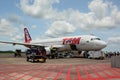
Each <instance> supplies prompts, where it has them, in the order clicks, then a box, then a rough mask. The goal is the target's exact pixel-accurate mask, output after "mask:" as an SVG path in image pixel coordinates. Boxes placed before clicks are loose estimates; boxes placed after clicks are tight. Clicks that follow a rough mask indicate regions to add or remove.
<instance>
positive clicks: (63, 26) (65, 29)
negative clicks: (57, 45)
mask: <svg viewBox="0 0 120 80" xmlns="http://www.w3.org/2000/svg"><path fill="white" fill-rule="evenodd" d="M75 30H76V28H75V27H74V26H73V25H72V24H70V23H68V22H66V21H55V22H53V23H52V24H51V26H50V27H49V29H48V30H47V31H46V32H45V34H46V35H47V36H50V37H58V36H60V35H66V34H69V33H72V32H74V31H75Z"/></svg>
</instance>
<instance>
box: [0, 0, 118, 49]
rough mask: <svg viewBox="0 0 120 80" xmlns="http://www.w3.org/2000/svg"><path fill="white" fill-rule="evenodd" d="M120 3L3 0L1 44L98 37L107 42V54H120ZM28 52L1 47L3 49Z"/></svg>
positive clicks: (0, 2)
mask: <svg viewBox="0 0 120 80" xmlns="http://www.w3.org/2000/svg"><path fill="white" fill-rule="evenodd" d="M119 4H120V0H0V41H11V42H24V34H23V29H24V27H27V28H28V30H29V32H30V34H31V37H32V40H33V41H35V42H39V41H40V40H41V39H46V38H56V37H63V36H64V37H65V36H76V35H77V36H78V35H89V34H94V35H95V36H98V37H100V38H101V39H102V40H104V41H106V42H107V44H108V45H107V47H106V48H105V49H104V50H105V51H120V32H119V30H120V5H119ZM15 49H22V50H24V49H26V48H25V47H24V46H18V45H16V46H13V45H10V44H0V50H15Z"/></svg>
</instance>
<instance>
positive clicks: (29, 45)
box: [0, 41, 44, 47]
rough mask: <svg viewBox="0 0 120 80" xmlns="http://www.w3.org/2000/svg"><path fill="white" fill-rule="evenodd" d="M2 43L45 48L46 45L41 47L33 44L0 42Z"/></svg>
mask: <svg viewBox="0 0 120 80" xmlns="http://www.w3.org/2000/svg"><path fill="white" fill-rule="evenodd" d="M0 43H6V44H13V45H24V46H36V47H44V45H40V44H31V43H22V42H6V41H0Z"/></svg>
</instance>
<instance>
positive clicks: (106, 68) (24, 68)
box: [0, 54, 120, 80]
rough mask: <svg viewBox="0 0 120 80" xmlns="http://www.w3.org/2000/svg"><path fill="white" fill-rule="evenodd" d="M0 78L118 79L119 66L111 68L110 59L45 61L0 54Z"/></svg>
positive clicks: (15, 79)
mask: <svg viewBox="0 0 120 80" xmlns="http://www.w3.org/2000/svg"><path fill="white" fill-rule="evenodd" d="M0 80H120V68H112V67H111V61H110V59H105V60H95V59H84V58H68V59H47V61H46V63H39V62H36V63H31V62H26V59H25V57H20V58H19V57H16V58H14V57H13V56H12V55H11V54H5V55H4V54H3V55H1V54H0Z"/></svg>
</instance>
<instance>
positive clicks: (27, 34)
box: [24, 28, 32, 43]
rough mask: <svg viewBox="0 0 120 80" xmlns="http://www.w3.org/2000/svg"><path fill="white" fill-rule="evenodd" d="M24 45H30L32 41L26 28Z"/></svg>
mask: <svg viewBox="0 0 120 80" xmlns="http://www.w3.org/2000/svg"><path fill="white" fill-rule="evenodd" d="M24 36H25V43H30V41H31V40H32V39H31V37H30V34H29V32H28V30H27V28H24Z"/></svg>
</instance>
